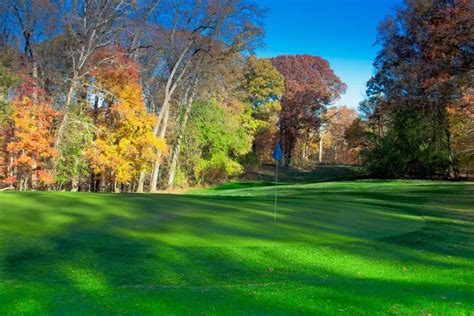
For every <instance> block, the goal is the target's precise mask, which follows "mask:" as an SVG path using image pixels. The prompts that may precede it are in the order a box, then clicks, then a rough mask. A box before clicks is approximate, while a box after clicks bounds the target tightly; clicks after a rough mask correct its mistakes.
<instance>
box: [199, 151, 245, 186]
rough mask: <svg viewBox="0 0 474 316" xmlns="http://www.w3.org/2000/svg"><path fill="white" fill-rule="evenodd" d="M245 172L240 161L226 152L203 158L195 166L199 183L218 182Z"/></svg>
mask: <svg viewBox="0 0 474 316" xmlns="http://www.w3.org/2000/svg"><path fill="white" fill-rule="evenodd" d="M242 172H243V167H242V165H240V164H239V163H238V162H236V161H234V160H232V159H230V158H229V157H227V156H226V155H225V153H218V154H215V155H213V156H212V157H211V159H209V160H204V159H203V160H201V161H200V162H199V163H198V164H197V165H196V166H195V168H194V175H195V177H196V180H197V182H198V183H211V184H212V183H217V182H220V181H222V180H226V179H228V178H229V177H233V176H237V175H239V174H241V173H242Z"/></svg>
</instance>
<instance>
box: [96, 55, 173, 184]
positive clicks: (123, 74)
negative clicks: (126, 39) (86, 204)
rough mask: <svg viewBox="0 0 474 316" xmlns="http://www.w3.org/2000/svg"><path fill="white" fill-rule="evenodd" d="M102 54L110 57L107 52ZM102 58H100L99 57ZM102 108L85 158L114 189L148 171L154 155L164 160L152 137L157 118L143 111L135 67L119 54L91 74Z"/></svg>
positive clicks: (158, 140)
mask: <svg viewBox="0 0 474 316" xmlns="http://www.w3.org/2000/svg"><path fill="white" fill-rule="evenodd" d="M102 54H111V53H110V52H106V53H102ZM101 58H103V56H102V57H101ZM94 76H95V78H96V80H97V83H98V85H99V89H100V90H101V91H100V92H101V93H102V94H103V95H104V102H103V103H104V106H102V107H101V110H100V115H99V117H98V122H97V125H98V133H97V138H96V139H95V140H94V142H93V144H92V147H91V148H89V149H88V151H87V155H88V157H89V159H90V163H91V166H92V168H93V171H94V173H96V174H100V175H101V176H102V178H103V180H105V177H109V179H110V180H111V182H113V184H114V189H115V190H116V191H117V190H119V185H127V184H130V183H131V182H132V180H134V179H136V176H137V174H138V173H139V171H140V170H143V169H145V170H146V169H149V168H150V167H151V164H152V163H153V162H155V160H156V159H157V155H156V153H157V152H161V153H162V156H163V157H164V156H166V153H167V147H166V143H165V141H164V140H163V139H161V138H158V137H156V136H155V135H154V133H153V126H154V125H155V124H156V117H155V116H154V115H153V114H149V113H147V111H146V107H145V102H144V99H143V93H142V89H141V87H140V84H139V72H138V66H137V65H136V64H135V63H134V62H133V61H131V60H130V59H128V58H127V57H125V56H124V54H121V53H120V52H119V53H118V54H116V55H115V56H112V55H110V62H108V63H107V64H105V65H102V66H101V67H100V68H97V69H96V70H95V71H94Z"/></svg>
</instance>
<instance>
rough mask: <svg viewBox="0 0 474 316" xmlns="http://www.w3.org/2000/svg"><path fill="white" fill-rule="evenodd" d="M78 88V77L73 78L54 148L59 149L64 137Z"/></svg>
mask: <svg viewBox="0 0 474 316" xmlns="http://www.w3.org/2000/svg"><path fill="white" fill-rule="evenodd" d="M75 89H76V79H75V78H73V80H72V83H71V85H70V86H69V91H68V93H67V95H66V102H65V103H64V115H63V117H62V119H61V122H60V123H59V126H58V132H57V133H56V140H55V141H54V148H56V149H58V148H59V145H60V144H61V141H62V138H63V137H64V132H65V129H66V124H67V120H68V114H69V108H70V106H71V103H72V97H73V94H74V91H75Z"/></svg>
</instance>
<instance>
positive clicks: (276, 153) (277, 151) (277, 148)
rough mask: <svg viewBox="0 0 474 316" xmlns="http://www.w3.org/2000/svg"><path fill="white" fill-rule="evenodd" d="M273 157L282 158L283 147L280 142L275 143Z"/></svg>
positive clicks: (278, 159) (277, 159)
mask: <svg viewBox="0 0 474 316" xmlns="http://www.w3.org/2000/svg"><path fill="white" fill-rule="evenodd" d="M273 159H275V160H276V161H280V160H281V147H280V144H279V143H277V144H276V145H275V149H273Z"/></svg>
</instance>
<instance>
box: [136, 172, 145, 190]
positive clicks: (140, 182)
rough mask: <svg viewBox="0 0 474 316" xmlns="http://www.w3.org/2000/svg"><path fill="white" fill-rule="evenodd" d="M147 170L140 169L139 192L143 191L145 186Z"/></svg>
mask: <svg viewBox="0 0 474 316" xmlns="http://www.w3.org/2000/svg"><path fill="white" fill-rule="evenodd" d="M145 176H146V173H145V170H141V171H140V177H139V178H138V185H137V191H136V192H137V193H143V186H144V184H145Z"/></svg>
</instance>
